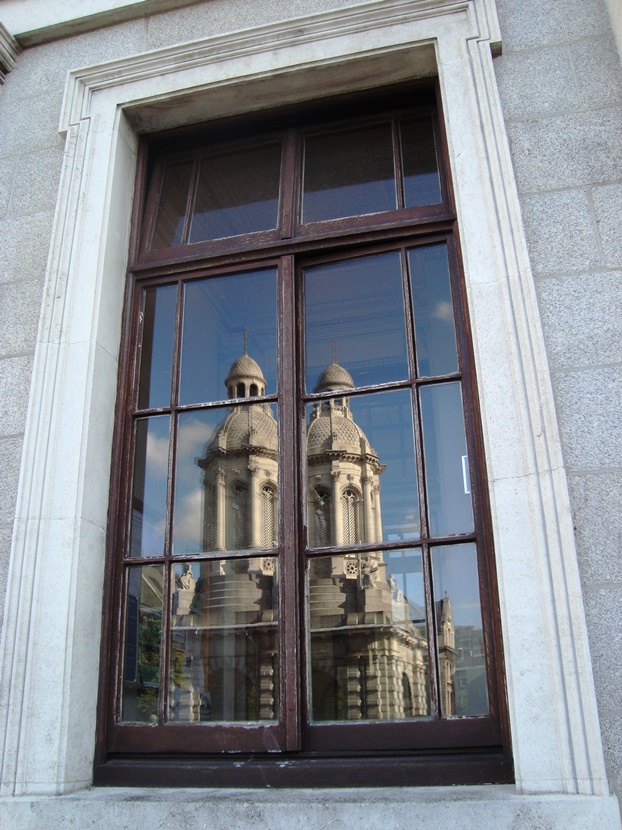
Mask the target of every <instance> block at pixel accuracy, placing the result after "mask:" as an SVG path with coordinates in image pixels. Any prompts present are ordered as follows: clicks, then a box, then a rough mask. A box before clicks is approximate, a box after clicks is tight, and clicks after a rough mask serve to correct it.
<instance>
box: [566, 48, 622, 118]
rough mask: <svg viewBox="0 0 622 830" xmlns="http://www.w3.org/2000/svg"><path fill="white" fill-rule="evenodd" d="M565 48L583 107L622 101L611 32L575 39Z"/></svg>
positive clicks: (621, 78)
mask: <svg viewBox="0 0 622 830" xmlns="http://www.w3.org/2000/svg"><path fill="white" fill-rule="evenodd" d="M568 51H569V53H570V58H571V61H572V66H573V69H574V75H575V78H576V84H577V88H578V94H579V101H580V103H581V105H582V106H586V107H598V106H607V105H609V104H619V103H620V102H622V65H621V64H620V56H619V55H618V50H617V49H616V45H615V41H614V40H613V38H612V37H611V35H609V36H608V37H607V36H603V37H597V38H585V39H584V40H578V41H576V42H575V43H570V44H569V45H568Z"/></svg>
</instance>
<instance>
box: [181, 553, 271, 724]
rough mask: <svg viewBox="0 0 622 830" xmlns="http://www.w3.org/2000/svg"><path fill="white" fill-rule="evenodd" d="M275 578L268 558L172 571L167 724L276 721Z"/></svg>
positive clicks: (215, 562) (194, 565)
mask: <svg viewBox="0 0 622 830" xmlns="http://www.w3.org/2000/svg"><path fill="white" fill-rule="evenodd" d="M277 574H278V570H277V560H276V558H275V557H271V556H268V557H262V558H254V559H228V560H227V559H221V560H212V561H210V562H184V563H180V564H179V565H176V566H175V578H174V581H173V586H172V592H173V593H172V615H173V616H172V625H171V665H170V677H171V692H170V694H169V698H168V699H169V719H170V720H173V721H178V722H179V721H181V722H186V723H187V722H189V721H192V722H200V721H203V722H208V721H258V720H275V719H276V718H278V685H279V684H278V645H277V608H278V597H277V590H278V576H277Z"/></svg>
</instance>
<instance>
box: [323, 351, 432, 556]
mask: <svg viewBox="0 0 622 830" xmlns="http://www.w3.org/2000/svg"><path fill="white" fill-rule="evenodd" d="M335 365H336V364H333V366H335ZM329 368H331V367H329ZM337 368H340V369H341V371H342V372H345V371H346V370H345V369H343V367H337ZM340 383H341V384H343V383H345V380H344V379H342V380H341V381H340ZM317 391H324V389H323V387H322V386H320V387H319V388H318V390H317ZM306 453H307V493H306V498H307V526H308V529H309V537H310V538H309V543H310V546H311V547H322V546H326V545H339V546H342V545H356V544H369V543H373V542H380V541H384V542H387V541H397V540H400V539H417V538H419V502H418V495H417V473H416V467H415V448H414V441H413V420H412V408H411V399H410V392H408V391H407V390H403V389H400V390H396V391H393V392H379V393H376V394H371V395H357V396H352V397H343V398H334V399H332V400H324V401H321V402H317V403H313V404H309V405H308V406H307V441H306Z"/></svg>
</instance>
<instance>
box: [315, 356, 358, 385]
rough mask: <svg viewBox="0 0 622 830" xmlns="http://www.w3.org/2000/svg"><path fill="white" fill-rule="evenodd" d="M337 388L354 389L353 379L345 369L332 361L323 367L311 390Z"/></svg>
mask: <svg viewBox="0 0 622 830" xmlns="http://www.w3.org/2000/svg"><path fill="white" fill-rule="evenodd" d="M337 389H354V381H353V380H352V375H351V374H350V372H348V370H347V369H344V368H343V366H340V365H339V364H338V363H335V362H334V361H333V362H332V363H330V364H329V365H328V366H327V367H326V369H324V371H323V372H322V374H321V375H320V377H319V378H318V382H317V383H316V384H315V389H314V390H313V391H314V392H334V391H336V390H337Z"/></svg>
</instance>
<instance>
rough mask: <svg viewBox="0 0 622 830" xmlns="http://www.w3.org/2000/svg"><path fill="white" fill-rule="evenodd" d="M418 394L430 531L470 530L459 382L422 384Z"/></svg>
mask: <svg viewBox="0 0 622 830" xmlns="http://www.w3.org/2000/svg"><path fill="white" fill-rule="evenodd" d="M420 395H421V420H422V423H423V454H424V459H425V476H426V486H427V491H428V512H429V520H430V534H431V535H432V536H450V535H452V534H454V533H470V532H472V531H473V506H472V504H471V486H470V481H469V466H468V457H467V450H466V440H465V435H464V415H463V413H462V392H461V389H460V384H459V383H441V384H438V385H436V386H424V387H422V388H421V390H420Z"/></svg>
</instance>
